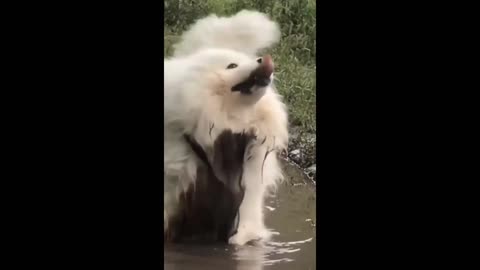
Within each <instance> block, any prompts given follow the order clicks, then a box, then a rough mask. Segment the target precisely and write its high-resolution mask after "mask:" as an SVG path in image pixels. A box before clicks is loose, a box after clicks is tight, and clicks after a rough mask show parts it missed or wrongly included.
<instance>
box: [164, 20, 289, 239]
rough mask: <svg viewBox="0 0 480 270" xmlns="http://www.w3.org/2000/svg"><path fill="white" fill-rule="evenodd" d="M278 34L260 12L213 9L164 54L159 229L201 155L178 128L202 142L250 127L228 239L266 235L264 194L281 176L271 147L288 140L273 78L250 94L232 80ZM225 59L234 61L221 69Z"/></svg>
mask: <svg viewBox="0 0 480 270" xmlns="http://www.w3.org/2000/svg"><path fill="white" fill-rule="evenodd" d="M279 38H280V31H279V28H278V25H277V24H276V23H274V22H272V21H271V20H270V19H269V18H268V17H267V16H266V15H264V14H262V13H259V12H255V11H241V12H239V13H238V14H236V15H234V16H232V17H229V18H219V17H217V16H215V15H211V16H209V17H207V18H204V19H201V20H199V21H197V22H196V23H195V24H194V25H193V26H192V27H191V28H190V30H189V31H187V32H186V33H184V34H183V37H182V41H181V42H180V43H179V44H177V45H176V46H175V53H174V57H173V58H171V59H166V60H165V61H164V68H165V74H164V75H165V85H164V89H165V93H164V96H165V114H164V115H165V118H164V120H165V121H164V123H165V125H164V134H165V141H164V147H165V152H164V158H165V164H164V168H165V170H164V186H165V208H164V220H165V226H164V230H166V229H167V226H168V225H167V224H168V222H167V221H168V219H169V217H170V216H171V215H173V214H174V213H175V211H176V210H177V209H176V207H177V204H176V203H177V198H178V196H179V194H180V193H181V192H183V191H184V190H185V189H186V188H187V187H188V186H189V184H190V183H194V181H195V173H196V166H197V162H199V161H198V160H197V158H196V156H195V155H194V153H193V152H192V151H191V150H190V149H189V147H188V146H187V145H186V144H185V142H184V140H183V137H182V134H183V133H188V134H191V135H192V136H194V138H195V139H196V140H197V142H198V143H199V144H200V145H202V146H203V147H204V149H207V148H209V147H211V146H212V144H213V142H214V140H215V138H216V137H217V136H218V135H219V134H220V133H221V132H222V131H223V130H225V129H232V130H233V131H234V132H242V131H244V130H254V131H255V132H256V134H257V140H256V141H255V142H254V143H253V144H252V145H250V146H249V149H250V153H249V155H251V156H252V158H251V159H249V160H247V157H245V165H244V174H243V179H242V184H243V185H244V187H245V196H244V199H243V201H242V203H241V205H240V209H239V214H240V219H239V226H238V230H237V233H236V234H235V235H233V236H232V237H231V238H230V239H229V243H231V244H238V245H243V244H245V243H247V242H248V241H250V240H254V239H268V237H269V236H270V232H269V231H268V230H267V229H266V228H265V226H264V222H263V208H264V197H265V195H266V193H267V191H269V190H272V188H274V187H275V186H276V183H277V182H278V181H279V180H281V179H282V172H281V169H280V166H279V161H278V158H277V153H278V151H280V150H283V149H285V148H286V146H287V141H288V130H287V123H288V121H287V113H286V108H285V106H284V104H283V103H282V101H281V97H280V96H279V95H278V93H277V92H276V91H275V89H274V88H273V86H272V85H269V86H267V87H264V88H262V89H257V91H256V92H255V93H254V94H253V95H249V96H247V95H242V94H240V93H239V92H232V91H231V88H232V87H233V86H234V85H236V84H238V83H239V82H241V81H243V80H245V79H246V78H247V77H248V75H249V74H250V72H252V71H253V70H254V69H255V68H256V67H257V66H258V63H257V61H256V60H257V59H258V58H257V56H256V54H257V53H258V52H259V51H260V50H261V49H264V48H267V47H270V46H272V45H273V44H274V43H275V42H277V41H278V40H279ZM231 63H236V64H237V65H238V67H237V68H234V69H226V67H227V66H228V65H229V64H231ZM272 76H273V75H272ZM272 81H273V80H272ZM267 151H268V152H270V154H268V156H267V158H266V160H265V161H264V157H265V155H266V153H267ZM246 156H247V155H246ZM262 167H263V169H262Z"/></svg>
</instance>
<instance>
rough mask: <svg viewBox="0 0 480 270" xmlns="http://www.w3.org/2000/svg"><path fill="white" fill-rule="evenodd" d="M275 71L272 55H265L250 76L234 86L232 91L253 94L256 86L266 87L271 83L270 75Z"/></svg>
mask: <svg viewBox="0 0 480 270" xmlns="http://www.w3.org/2000/svg"><path fill="white" fill-rule="evenodd" d="M272 73H273V61H272V57H271V56H270V55H267V56H264V57H263V58H262V59H261V62H260V65H259V66H258V67H257V68H256V69H255V70H254V71H252V73H251V74H250V76H248V78H247V79H246V80H245V81H243V82H241V83H239V84H237V85H235V86H233V87H232V91H233V92H236V91H239V92H240V93H242V94H247V95H249V94H252V89H253V88H254V86H257V87H266V86H268V85H269V84H270V82H271V79H270V76H271V75H272Z"/></svg>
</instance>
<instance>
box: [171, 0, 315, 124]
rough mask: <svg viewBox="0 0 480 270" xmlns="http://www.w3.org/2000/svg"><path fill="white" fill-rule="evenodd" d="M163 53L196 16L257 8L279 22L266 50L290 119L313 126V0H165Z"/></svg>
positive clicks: (293, 122) (296, 122) (231, 12)
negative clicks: (274, 38)
mask: <svg viewBox="0 0 480 270" xmlns="http://www.w3.org/2000/svg"><path fill="white" fill-rule="evenodd" d="M164 3H165V14H164V25H165V36H164V40H165V48H164V56H169V55H171V52H172V44H174V43H175V42H176V41H177V40H178V38H179V35H181V33H182V32H183V31H184V30H186V29H187V27H188V26H189V25H190V24H192V23H193V22H195V21H196V20H197V19H200V18H202V17H205V16H207V15H209V14H212V13H215V14H217V15H219V16H220V15H232V14H234V13H236V12H238V11H240V10H242V9H250V10H258V11H261V12H264V13H267V14H269V16H270V17H271V18H272V19H273V20H275V21H276V22H278V23H279V24H280V27H281V29H282V38H281V40H280V43H279V44H278V45H277V46H276V47H275V48H273V49H271V50H270V51H269V52H268V53H270V54H271V55H272V56H273V59H274V61H275V77H276V82H275V85H276V87H277V89H278V91H279V92H280V93H281V94H282V95H283V97H284V98H285V102H286V103H287V106H288V109H289V117H290V123H291V124H292V125H295V126H300V127H301V128H302V131H304V132H315V129H316V125H315V123H316V99H315V95H316V82H315V72H316V60H315V59H316V51H315V47H316V29H315V27H316V17H315V16H316V12H315V11H316V2H315V1H314V0H285V1H278V0H238V1H234V0H223V1H222V0H165V1H164Z"/></svg>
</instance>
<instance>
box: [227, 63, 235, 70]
mask: <svg viewBox="0 0 480 270" xmlns="http://www.w3.org/2000/svg"><path fill="white" fill-rule="evenodd" d="M236 67H238V65H237V64H235V63H231V64H230V65H228V66H227V69H232V68H236Z"/></svg>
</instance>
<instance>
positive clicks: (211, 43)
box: [174, 10, 280, 56]
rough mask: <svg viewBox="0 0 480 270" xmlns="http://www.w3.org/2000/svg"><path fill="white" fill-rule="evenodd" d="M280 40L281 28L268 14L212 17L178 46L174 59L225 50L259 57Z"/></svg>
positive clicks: (191, 31)
mask: <svg viewBox="0 0 480 270" xmlns="http://www.w3.org/2000/svg"><path fill="white" fill-rule="evenodd" d="M279 40H280V27H279V26H278V24H277V23H275V22H274V21H272V20H271V19H270V18H269V17H268V16H267V15H266V14H264V13H261V12H258V11H250V10H242V11H240V12H238V13H237V14H235V15H234V16H232V17H217V16H216V15H210V16H208V17H206V18H203V19H200V20H198V21H197V22H195V23H194V24H193V25H192V26H191V27H190V29H189V30H188V31H186V32H185V33H184V34H183V35H182V39H181V41H180V42H179V43H177V44H176V45H174V48H175V51H174V56H186V55H189V54H192V53H195V52H196V51H198V50H201V49H206V48H222V49H232V50H235V51H240V52H243V53H246V54H249V55H257V53H258V52H259V51H261V50H263V49H266V48H269V47H271V46H273V45H274V44H275V43H277V42H278V41H279Z"/></svg>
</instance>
